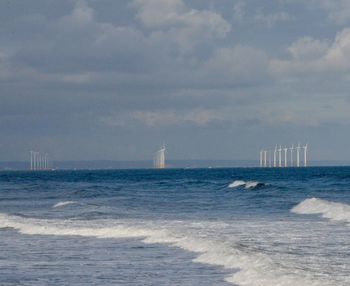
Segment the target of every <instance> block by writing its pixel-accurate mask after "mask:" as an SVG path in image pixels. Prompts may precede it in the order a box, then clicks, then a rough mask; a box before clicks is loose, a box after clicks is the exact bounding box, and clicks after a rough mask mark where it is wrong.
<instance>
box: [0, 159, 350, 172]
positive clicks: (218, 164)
mask: <svg viewBox="0 0 350 286" xmlns="http://www.w3.org/2000/svg"><path fill="white" fill-rule="evenodd" d="M258 164H259V162H257V161H256V160H168V161H167V166H166V167H167V168H189V169H192V168H249V167H258ZM53 166H54V169H57V170H74V169H77V170H99V169H101V170H112V169H151V168H153V161H151V160H144V161H142V160H140V161H113V160H90V161H55V162H54V163H53ZM317 166H320V167H322V166H350V161H310V167H317ZM0 170H29V162H24V161H4V162H0Z"/></svg>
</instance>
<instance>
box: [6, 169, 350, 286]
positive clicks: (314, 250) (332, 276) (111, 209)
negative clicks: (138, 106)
mask: <svg viewBox="0 0 350 286" xmlns="http://www.w3.org/2000/svg"><path fill="white" fill-rule="evenodd" d="M0 285H1V286H3V285H35V286H40V285H222V286H223V285H227V286H228V285H251V286H258V285H259V286H274V285H278V286H287V285H288V286H292V285H293V286H294V285H295V286H303V285H305V286H313V285H315V286H316V285H337V286H345V285H350V168H347V167H336V168H326V167H322V168H298V169H297V168H285V169H284V168H283V169H257V168H247V169H244V168H237V169H176V170H175V169H174V170H170V169H169V170H115V171H112V170H111V171H50V172H44V171H43V172H0Z"/></svg>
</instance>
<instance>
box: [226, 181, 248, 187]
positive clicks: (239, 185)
mask: <svg viewBox="0 0 350 286" xmlns="http://www.w3.org/2000/svg"><path fill="white" fill-rule="evenodd" d="M244 185H245V181H241V180H236V181H234V182H232V183H231V184H229V185H228V187H229V188H237V187H241V186H244Z"/></svg>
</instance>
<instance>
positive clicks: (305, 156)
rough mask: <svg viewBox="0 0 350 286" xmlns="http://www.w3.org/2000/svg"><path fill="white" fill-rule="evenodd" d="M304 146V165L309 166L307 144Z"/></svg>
mask: <svg viewBox="0 0 350 286" xmlns="http://www.w3.org/2000/svg"><path fill="white" fill-rule="evenodd" d="M303 148H304V167H307V144H306V145H305V146H303Z"/></svg>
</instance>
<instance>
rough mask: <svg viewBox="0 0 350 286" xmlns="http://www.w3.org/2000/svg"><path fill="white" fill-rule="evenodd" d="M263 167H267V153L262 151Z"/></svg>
mask: <svg viewBox="0 0 350 286" xmlns="http://www.w3.org/2000/svg"><path fill="white" fill-rule="evenodd" d="M264 167H267V151H266V150H264Z"/></svg>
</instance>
